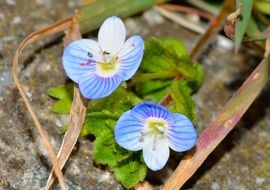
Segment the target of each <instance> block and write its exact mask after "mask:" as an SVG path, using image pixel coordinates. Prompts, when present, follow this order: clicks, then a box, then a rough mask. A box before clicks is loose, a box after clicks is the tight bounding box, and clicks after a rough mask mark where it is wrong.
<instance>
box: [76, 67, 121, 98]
mask: <svg viewBox="0 0 270 190" xmlns="http://www.w3.org/2000/svg"><path fill="white" fill-rule="evenodd" d="M120 84H121V78H120V77H119V76H118V75H117V74H116V75H113V76H110V77H100V76H99V75H97V73H96V67H91V68H90V70H89V71H88V72H87V73H85V74H84V75H83V76H82V77H81V78H80V80H79V88H80V91H81V93H82V95H83V96H84V97H85V98H87V99H92V100H94V99H99V98H104V97H106V96H109V95H110V94H111V93H113V91H114V90H115V89H116V88H117V87H118V86H119V85H120Z"/></svg>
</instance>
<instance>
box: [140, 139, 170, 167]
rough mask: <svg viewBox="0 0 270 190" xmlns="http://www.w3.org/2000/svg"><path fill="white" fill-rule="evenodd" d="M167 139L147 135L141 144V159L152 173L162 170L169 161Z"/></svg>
mask: <svg viewBox="0 0 270 190" xmlns="http://www.w3.org/2000/svg"><path fill="white" fill-rule="evenodd" d="M169 155H170V150H169V146H168V142H167V139H166V138H164V137H162V136H158V135H151V134H150V135H147V136H145V138H144V142H143V159H144V161H145V164H146V165H147V166H148V167H149V168H150V169H151V170H153V171H157V170H160V169H162V168H163V167H164V166H165V164H166V162H167V160H168V159H169Z"/></svg>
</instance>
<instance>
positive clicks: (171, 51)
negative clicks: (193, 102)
mask: <svg viewBox="0 0 270 190" xmlns="http://www.w3.org/2000/svg"><path fill="white" fill-rule="evenodd" d="M177 75H179V76H182V80H185V81H187V84H188V86H189V87H190V88H191V89H192V91H193V92H194V91H196V90H197V89H198V88H199V86H200V85H201V83H202V80H203V70H202V67H201V65H199V64H198V63H195V62H193V61H192V60H191V59H190V58H189V57H188V55H187V51H186V50H185V48H184V44H183V43H182V42H181V41H179V40H176V39H173V38H166V39H163V40H158V39H155V38H153V39H150V40H148V41H147V42H146V48H145V53H144V58H143V62H142V65H141V68H140V70H139V72H138V73H137V74H136V75H135V77H134V79H133V80H132V82H131V84H133V85H134V84H135V85H136V91H137V93H138V95H140V96H141V97H143V98H144V99H147V100H151V101H155V102H158V101H160V100H161V99H162V98H163V97H164V95H165V94H166V93H167V91H168V89H167V88H168V87H169V86H170V85H171V83H172V81H173V79H174V78H175V77H176V76H177Z"/></svg>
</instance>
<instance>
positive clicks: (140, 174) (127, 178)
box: [113, 153, 147, 189]
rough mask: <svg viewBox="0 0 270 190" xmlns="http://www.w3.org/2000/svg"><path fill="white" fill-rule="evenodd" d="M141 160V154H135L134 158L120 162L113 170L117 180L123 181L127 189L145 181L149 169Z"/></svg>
mask: <svg viewBox="0 0 270 190" xmlns="http://www.w3.org/2000/svg"><path fill="white" fill-rule="evenodd" d="M139 158H140V153H136V154H133V156H131V157H129V158H128V159H126V160H124V161H122V162H120V163H119V164H118V166H117V167H115V168H114V169H113V171H114V173H115V177H116V179H117V180H119V181H122V182H123V183H122V185H123V186H124V187H125V188H128V189H129V188H131V187H133V186H134V185H135V184H137V183H139V182H141V181H143V180H144V178H145V176H146V173H147V167H146V165H145V164H144V163H143V161H142V159H139Z"/></svg>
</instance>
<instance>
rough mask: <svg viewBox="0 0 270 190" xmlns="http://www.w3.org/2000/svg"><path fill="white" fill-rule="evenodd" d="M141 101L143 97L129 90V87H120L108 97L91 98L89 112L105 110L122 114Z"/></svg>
mask: <svg viewBox="0 0 270 190" xmlns="http://www.w3.org/2000/svg"><path fill="white" fill-rule="evenodd" d="M139 102H141V99H140V98H138V97H137V96H136V95H135V94H133V93H132V92H128V91H127V89H125V88H123V87H119V88H118V89H117V90H116V91H114V92H113V93H112V94H111V95H110V96H108V97H106V98H102V99H98V100H91V101H90V102H89V104H88V109H87V112H88V113H91V112H100V111H101V110H103V111H109V112H111V113H114V114H119V113H120V114H121V113H123V112H124V111H127V110H129V109H130V108H131V107H132V106H134V105H136V104H137V103H139Z"/></svg>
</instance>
